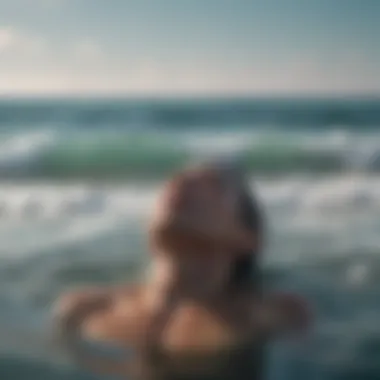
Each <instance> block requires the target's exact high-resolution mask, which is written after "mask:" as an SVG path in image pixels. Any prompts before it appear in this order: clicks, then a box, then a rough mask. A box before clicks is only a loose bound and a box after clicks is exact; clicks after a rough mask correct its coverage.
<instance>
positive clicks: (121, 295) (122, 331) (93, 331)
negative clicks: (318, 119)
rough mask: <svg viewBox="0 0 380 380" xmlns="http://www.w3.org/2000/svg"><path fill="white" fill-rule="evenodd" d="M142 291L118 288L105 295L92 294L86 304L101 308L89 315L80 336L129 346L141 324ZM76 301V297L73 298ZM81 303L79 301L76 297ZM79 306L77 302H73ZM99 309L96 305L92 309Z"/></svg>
mask: <svg viewBox="0 0 380 380" xmlns="http://www.w3.org/2000/svg"><path fill="white" fill-rule="evenodd" d="M141 293H142V287H141V286H138V285H133V286H128V287H117V288H112V289H109V290H108V292H106V293H103V292H100V293H98V294H96V292H95V293H93V295H90V296H88V297H90V298H91V297H94V298H93V300H92V301H91V300H90V301H86V300H85V301H83V299H82V301H81V302H84V303H87V304H89V303H90V304H91V303H94V304H97V303H98V304H100V306H101V307H100V308H98V309H97V310H95V311H94V312H93V313H90V314H89V315H88V316H87V318H86V320H85V323H84V324H83V333H84V334H85V335H87V336H88V337H91V338H94V339H99V340H103V341H109V342H114V343H118V344H124V343H128V342H130V341H131V340H133V339H134V335H135V333H136V331H138V326H139V324H141V321H142V320H143V319H144V318H143V312H142V308H141ZM74 298H76V296H74ZM78 298H79V299H80V297H78ZM75 301H76V302H78V301H77V300H75ZM97 306H99V305H95V306H94V308H95V309H96V307H97Z"/></svg>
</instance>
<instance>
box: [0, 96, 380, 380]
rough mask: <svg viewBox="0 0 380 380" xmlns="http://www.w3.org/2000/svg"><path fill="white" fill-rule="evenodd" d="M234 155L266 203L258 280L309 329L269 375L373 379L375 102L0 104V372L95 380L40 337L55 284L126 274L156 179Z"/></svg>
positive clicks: (379, 137) (133, 267)
mask: <svg viewBox="0 0 380 380" xmlns="http://www.w3.org/2000/svg"><path fill="white" fill-rule="evenodd" d="M210 157H228V158H231V159H234V160H238V161H239V162H240V163H241V165H242V166H243V167H244V168H245V170H246V171H247V173H248V175H249V178H250V181H251V184H252V188H253V189H254V190H255V191H256V192H257V194H258V196H259V199H260V200H261V202H262V203H263V205H264V209H265V211H266V213H267V219H268V230H269V231H268V236H269V237H268V242H267V244H268V245H267V247H266V250H265V260H264V271H265V281H266V286H267V287H268V288H271V289H281V290H284V289H286V290H291V291H296V292H298V293H299V294H301V295H303V296H305V297H307V298H308V300H309V301H310V303H311V305H312V308H313V310H314V314H315V328H314V329H313V330H312V331H311V332H310V333H309V334H307V335H306V336H304V337H299V338H297V339H295V340H291V341H288V342H278V343H276V344H274V345H273V347H271V350H270V353H269V357H268V369H269V374H268V379H269V378H271V379H273V380H294V379H318V380H319V379H321V380H338V379H339V380H343V379H347V380H351V379H352V380H369V379H371V380H372V379H380V323H379V320H380V302H379V299H380V234H379V232H380V173H379V171H380V100H376V99H188V100H186V99H171V100H169V99H168V100H159V99H74V98H67V99H58V98H56V99H42V98H41V99H33V100H32V99H2V100H0V178H1V181H0V242H1V244H0V282H1V286H0V304H1V308H0V379H12V380H13V379H15V380H23V379H25V380H26V379H28V380H35V379H42V378H46V379H48V380H50V379H51V380H53V379H65V380H68V379H80V380H83V379H95V378H96V377H95V376H93V375H91V374H86V373H83V372H82V371H80V370H78V369H75V368H72V367H70V366H67V363H65V362H64V360H63V359H62V358H61V356H60V354H59V353H58V352H56V351H55V350H54V348H53V345H52V342H51V337H50V336H49V327H50V320H49V307H50V306H51V304H52V302H53V301H54V299H55V298H56V297H57V295H58V294H60V293H61V292H62V291H64V290H66V289H71V288H75V287H76V286H82V285H86V284H110V283H116V282H121V281H127V282H128V281H132V280H134V279H136V278H138V277H139V276H141V275H142V274H143V273H144V270H145V269H146V268H147V262H148V260H149V256H148V250H147V247H146V244H145V238H146V227H145V226H146V220H147V218H148V217H149V210H150V207H151V205H152V202H154V198H155V196H156V194H157V189H158V188H159V186H160V183H161V182H162V181H163V180H164V179H165V178H166V177H167V176H168V175H170V174H171V173H173V172H174V171H175V170H177V169H178V168H180V167H181V166H183V165H184V164H186V163H188V162H193V161H197V160H201V159H207V158H210Z"/></svg>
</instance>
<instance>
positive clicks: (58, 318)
mask: <svg viewBox="0 0 380 380" xmlns="http://www.w3.org/2000/svg"><path fill="white" fill-rule="evenodd" d="M113 302H114V291H112V290H102V289H89V290H83V291H77V292H72V293H68V294H65V295H63V296H62V297H60V298H59V299H58V301H57V303H56V305H55V307H54V309H53V316H54V320H55V327H56V330H57V331H56V332H57V334H56V335H57V337H58V342H59V344H60V345H61V346H62V347H63V348H64V349H65V350H66V352H67V353H68V354H69V355H70V357H72V358H73V359H74V361H75V362H77V363H78V364H79V365H80V366H82V367H84V368H87V369H88V370H90V371H92V372H94V373H98V374H108V375H119V376H120V375H122V376H125V375H127V374H128V373H129V372H130V371H129V368H128V367H129V366H128V363H127V362H126V360H125V359H124V358H122V359H106V358H102V357H98V355H97V356H96V357H95V356H94V355H93V354H91V352H90V350H89V349H88V347H86V345H85V344H84V341H85V340H84V338H83V336H82V332H81V328H82V326H83V324H84V323H85V322H86V320H87V318H89V317H90V316H92V315H93V314H94V313H97V312H104V311H106V310H107V309H108V308H110V307H112V303H113ZM123 359H124V360H123Z"/></svg>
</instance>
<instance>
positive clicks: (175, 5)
mask: <svg viewBox="0 0 380 380" xmlns="http://www.w3.org/2000/svg"><path fill="white" fill-rule="evenodd" d="M7 93H18V94H31V93H38V94H42V93H58V94H59V93H62V94H67V93H84V94H91V93H106V94H112V93H118V94H120V93H125V94H149V95H152V94H154V95H156V94H163V95H173V94H196V93H199V94H203V95H204V94H229V95H233V94H253V95H260V94H280V95H283V94H298V93H310V94H334V95H335V94H380V0H0V94H7Z"/></svg>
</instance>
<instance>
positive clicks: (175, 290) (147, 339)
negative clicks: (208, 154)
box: [54, 165, 310, 380]
mask: <svg viewBox="0 0 380 380" xmlns="http://www.w3.org/2000/svg"><path fill="white" fill-rule="evenodd" d="M263 229H264V228H263V218H262V216H261V213H260V210H259V207H258V205H257V202H256V201H255V200H254V199H253V198H252V197H251V195H250V193H249V189H248V186H247V185H246V184H245V183H244V180H243V178H242V176H240V175H237V173H236V172H235V171H231V170H227V169H226V168H225V167H218V166H216V165H202V166H201V167H197V168H192V169H186V170H183V171H182V172H181V173H179V174H178V175H176V176H174V178H172V179H171V180H169V181H168V182H167V183H166V184H165V186H164V188H163V191H162V192H161V194H160V197H159V199H158V202H157V204H156V207H155V210H154V213H153V217H152V219H151V224H150V229H149V242H150V247H151V253H152V272H151V274H150V276H149V277H148V278H147V279H146V281H145V282H143V283H142V284H139V285H134V286H125V287H123V286H120V287H115V288H93V289H83V290H79V291H75V292H73V293H70V294H65V295H63V296H61V297H60V298H59V299H58V301H57V304H56V307H55V310H54V313H55V317H56V321H57V326H58V328H59V332H60V340H61V344H62V345H63V346H64V347H65V348H66V349H67V352H68V353H70V354H71V355H72V357H73V358H74V359H75V360H76V361H77V363H78V364H79V365H81V366H83V367H85V368H87V369H89V370H91V371H93V372H96V373H98V374H100V373H102V374H109V375H119V376H120V377H121V378H135V379H152V380H161V379H165V380H177V379H181V380H184V379H204V380H224V379H226V380H227V379H238V378H239V379H243V378H246V379H251V380H254V379H263V378H264V359H265V352H264V351H265V346H266V344H267V343H268V342H269V341H270V340H272V339H275V338H276V337H278V336H280V335H283V334H286V333H289V332H297V331H300V330H303V329H304V328H305V327H307V326H308V325H309V321H310V315H309V314H310V313H309V311H308V308H307V307H306V306H305V303H304V302H303V301H302V300H301V299H300V298H299V297H296V296H294V295H287V294H265V292H263V290H262V284H261V273H260V265H259V263H260V259H261V258H260V252H261V250H262V245H263V234H264V231H263ZM84 339H87V340H90V341H101V342H102V343H103V344H110V345H111V346H112V347H120V348H121V349H123V350H125V354H121V356H120V357H117V356H115V357H114V358H106V356H104V357H102V356H95V355H94V354H93V353H92V352H91V350H89V349H87V348H86V346H85V345H83V344H82V343H81V342H83V341H84ZM130 350H132V352H133V353H134V355H133V356H132V357H130V356H128V354H127V353H128V352H130ZM120 352H123V351H122V350H121V351H120Z"/></svg>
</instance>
